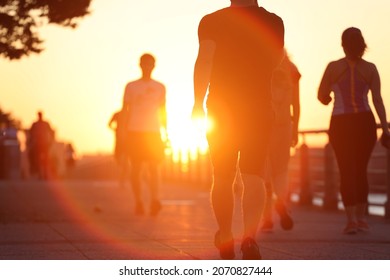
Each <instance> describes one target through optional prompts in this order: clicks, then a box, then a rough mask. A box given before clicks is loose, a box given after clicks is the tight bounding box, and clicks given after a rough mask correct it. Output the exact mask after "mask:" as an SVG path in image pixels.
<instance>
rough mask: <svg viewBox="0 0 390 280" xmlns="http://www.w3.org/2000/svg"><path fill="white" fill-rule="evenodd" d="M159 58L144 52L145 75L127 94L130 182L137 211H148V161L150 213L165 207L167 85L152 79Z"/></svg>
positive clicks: (133, 83)
mask: <svg viewBox="0 0 390 280" xmlns="http://www.w3.org/2000/svg"><path fill="white" fill-rule="evenodd" d="M154 66H155V59H154V57H153V56H152V55H150V54H144V55H142V56H141V59H140V67H141V69H142V77H141V78H140V79H138V80H136V81H133V82H129V83H128V84H127V85H126V88H125V93H124V97H123V104H124V106H126V107H128V110H129V118H128V124H127V129H128V138H127V147H128V154H129V159H130V163H131V164H130V172H131V174H130V182H131V185H132V188H133V193H134V197H135V203H136V206H135V213H136V214H137V215H142V214H144V204H143V201H142V195H141V167H142V164H143V163H146V165H147V167H148V171H149V179H148V181H147V183H148V185H149V189H150V214H151V215H153V216H154V215H157V214H158V212H159V211H160V209H161V203H160V200H159V195H158V189H159V184H160V182H159V181H160V174H159V163H160V161H161V160H162V159H163V157H164V143H163V141H162V135H161V133H160V131H161V129H162V130H163V131H166V107H165V86H164V85H163V84H162V83H160V82H157V81H155V80H153V79H152V78H151V74H152V71H153V69H154Z"/></svg>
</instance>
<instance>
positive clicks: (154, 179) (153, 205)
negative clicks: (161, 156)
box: [148, 162, 161, 216]
mask: <svg viewBox="0 0 390 280" xmlns="http://www.w3.org/2000/svg"><path fill="white" fill-rule="evenodd" d="M148 167H149V175H150V180H149V195H150V214H151V215H152V216H156V215H157V214H158V212H160V210H161V202H160V198H159V186H160V173H159V165H158V163H155V162H151V163H149V164H148Z"/></svg>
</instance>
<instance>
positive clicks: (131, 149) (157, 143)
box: [127, 132, 164, 163]
mask: <svg viewBox="0 0 390 280" xmlns="http://www.w3.org/2000/svg"><path fill="white" fill-rule="evenodd" d="M127 147H128V149H127V152H128V156H129V159H130V161H132V162H143V161H146V162H155V163H158V162H160V161H162V160H163V158H164V143H163V141H162V140H161V135H160V133H158V132H129V133H128V138H127Z"/></svg>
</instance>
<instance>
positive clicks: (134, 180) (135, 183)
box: [130, 162, 144, 215]
mask: <svg viewBox="0 0 390 280" xmlns="http://www.w3.org/2000/svg"><path fill="white" fill-rule="evenodd" d="M140 177H141V163H140V162H132V163H131V174H130V182H131V187H132V190H133V194H134V200H135V205H136V206H135V213H136V214H139V215H141V214H143V212H144V210H143V203H142V199H141V178H140Z"/></svg>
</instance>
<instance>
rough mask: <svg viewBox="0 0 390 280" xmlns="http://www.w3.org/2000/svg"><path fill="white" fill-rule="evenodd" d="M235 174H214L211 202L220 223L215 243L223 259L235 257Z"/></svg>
mask: <svg viewBox="0 0 390 280" xmlns="http://www.w3.org/2000/svg"><path fill="white" fill-rule="evenodd" d="M233 181H234V174H233V173H232V174H230V175H227V176H220V175H214V179H213V187H212V190H211V203H212V207H213V211H214V215H215V218H216V220H217V224H218V228H219V230H218V232H217V234H216V236H215V245H216V246H217V247H218V249H219V251H220V255H221V258H222V259H234V256H235V254H234V240H233V234H232V220H233V211H234V195H233Z"/></svg>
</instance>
